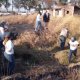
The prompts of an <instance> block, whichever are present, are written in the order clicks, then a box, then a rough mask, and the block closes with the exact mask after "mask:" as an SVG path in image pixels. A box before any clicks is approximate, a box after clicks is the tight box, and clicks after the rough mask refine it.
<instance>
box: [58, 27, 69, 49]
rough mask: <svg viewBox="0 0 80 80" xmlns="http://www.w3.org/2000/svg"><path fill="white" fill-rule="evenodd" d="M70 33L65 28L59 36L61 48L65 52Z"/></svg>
mask: <svg viewBox="0 0 80 80" xmlns="http://www.w3.org/2000/svg"><path fill="white" fill-rule="evenodd" d="M68 34H69V31H68V29H67V28H66V27H63V28H62V30H61V33H60V36H59V42H60V43H59V44H60V48H61V49H62V50H63V49H64V46H65V42H66V38H67V37H68Z"/></svg>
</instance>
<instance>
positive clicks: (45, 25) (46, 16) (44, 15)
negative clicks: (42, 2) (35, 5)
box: [43, 10, 50, 28]
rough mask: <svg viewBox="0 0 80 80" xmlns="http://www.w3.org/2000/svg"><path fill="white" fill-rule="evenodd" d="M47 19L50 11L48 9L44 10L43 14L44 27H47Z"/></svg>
mask: <svg viewBox="0 0 80 80" xmlns="http://www.w3.org/2000/svg"><path fill="white" fill-rule="evenodd" d="M49 21H50V13H49V11H47V10H46V12H45V13H44V14H43V22H44V28H47V26H48V22H49Z"/></svg>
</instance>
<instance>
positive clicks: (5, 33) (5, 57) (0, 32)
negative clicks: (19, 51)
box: [0, 10, 79, 75]
mask: <svg viewBox="0 0 80 80" xmlns="http://www.w3.org/2000/svg"><path fill="white" fill-rule="evenodd" d="M42 16H43V22H44V28H46V29H47V25H48V22H49V20H50V13H49V12H48V11H47V10H46V11H45V13H44V14H43V15H42V14H41V13H40V12H39V13H38V15H37V17H36V27H35V32H39V31H42V28H43V27H42V18H41V17H42ZM68 35H69V31H68V28H67V27H63V28H62V30H61V33H60V36H59V43H60V48H61V50H63V49H64V47H65V43H66V39H67V37H68ZM15 36H17V34H16V35H13V34H11V33H10V31H9V28H8V24H7V22H5V21H2V22H1V23H0V53H1V55H2V66H3V67H2V70H1V71H2V72H3V74H4V73H5V72H7V74H8V75H11V74H12V73H13V71H14V67H15V60H14V44H13V42H12V39H13V37H15ZM78 45H79V42H78V41H77V40H76V38H75V37H72V38H71V40H70V41H69V46H70V52H69V62H71V58H72V55H74V56H75V57H76V53H77V48H78ZM6 63H7V64H6Z"/></svg>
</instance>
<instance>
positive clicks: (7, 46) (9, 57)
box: [3, 34, 15, 75]
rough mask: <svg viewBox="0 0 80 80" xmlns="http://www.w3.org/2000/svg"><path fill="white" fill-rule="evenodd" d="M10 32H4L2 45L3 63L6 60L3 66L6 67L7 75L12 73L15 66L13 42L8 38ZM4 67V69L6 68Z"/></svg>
mask: <svg viewBox="0 0 80 80" xmlns="http://www.w3.org/2000/svg"><path fill="white" fill-rule="evenodd" d="M9 35H10V34H6V35H5V37H4V41H3V45H4V53H3V57H4V64H5V63H6V62H7V65H5V67H6V68H7V71H8V72H7V73H8V75H11V74H13V70H14V67H15V61H14V45H13V42H12V41H11V39H10V36H9ZM6 68H5V69H6Z"/></svg>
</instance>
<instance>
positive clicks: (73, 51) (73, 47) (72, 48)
mask: <svg viewBox="0 0 80 80" xmlns="http://www.w3.org/2000/svg"><path fill="white" fill-rule="evenodd" d="M69 45H70V52H69V62H71V58H72V55H74V56H75V57H76V54H77V48H78V45H79V42H78V41H77V40H76V38H75V37H72V38H71V40H70V41H69Z"/></svg>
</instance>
